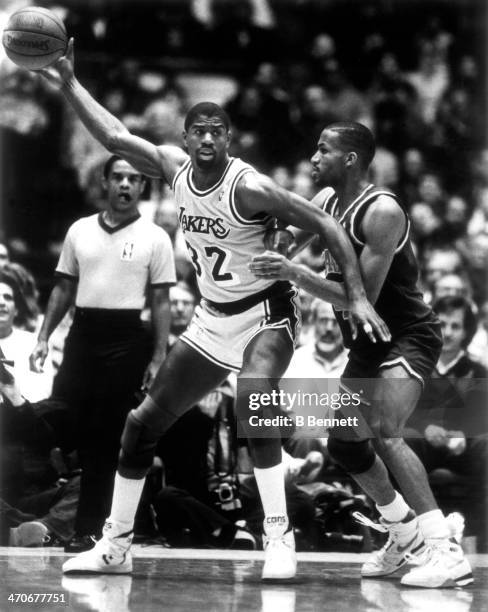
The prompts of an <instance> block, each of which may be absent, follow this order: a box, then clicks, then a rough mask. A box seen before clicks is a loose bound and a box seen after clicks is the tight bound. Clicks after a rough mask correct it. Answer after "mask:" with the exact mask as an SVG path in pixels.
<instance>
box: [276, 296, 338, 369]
mask: <svg viewBox="0 0 488 612" xmlns="http://www.w3.org/2000/svg"><path fill="white" fill-rule="evenodd" d="M310 313H311V325H312V328H313V336H312V337H310V339H309V340H308V342H307V343H306V344H305V345H303V346H301V347H300V348H298V349H297V350H296V351H295V354H294V355H293V357H292V359H291V362H290V365H289V366H288V369H287V370H286V372H285V374H284V377H285V378H332V379H333V378H336V379H339V378H340V376H341V374H342V372H343V370H344V368H345V365H346V362H347V351H346V349H345V348H344V344H343V343H342V334H341V330H340V327H339V325H338V323H337V320H336V318H335V316H334V311H333V309H332V305H331V304H329V303H328V302H324V301H323V300H319V299H318V298H316V299H314V300H313V302H312V304H311V307H310Z"/></svg>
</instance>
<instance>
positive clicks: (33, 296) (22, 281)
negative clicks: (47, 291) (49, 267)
mask: <svg viewBox="0 0 488 612" xmlns="http://www.w3.org/2000/svg"><path fill="white" fill-rule="evenodd" d="M4 270H5V271H7V272H8V273H9V274H11V275H12V276H15V278H16V279H17V282H18V284H19V286H20V288H21V290H22V293H23V295H24V297H25V303H26V307H27V308H26V312H25V317H24V320H23V321H22V324H19V323H18V324H17V325H18V327H21V328H22V329H25V330H26V331H30V332H35V331H38V328H39V326H40V323H41V309H40V307H39V291H38V289H37V284H36V281H35V279H34V277H33V276H32V274H31V273H30V272H29V270H27V268H25V267H24V266H22V265H21V264H19V263H14V262H9V263H7V264H6V266H5V268H4Z"/></svg>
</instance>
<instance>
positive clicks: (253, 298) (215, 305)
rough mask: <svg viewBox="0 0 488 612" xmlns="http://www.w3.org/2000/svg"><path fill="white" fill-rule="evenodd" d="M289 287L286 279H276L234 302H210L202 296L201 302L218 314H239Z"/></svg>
mask: <svg viewBox="0 0 488 612" xmlns="http://www.w3.org/2000/svg"><path fill="white" fill-rule="evenodd" d="M291 289H292V285H291V284H290V283H289V282H288V281H278V282H276V283H273V284H272V285H270V286H269V287H266V289H263V290H262V291H258V293H253V294H252V295H248V296H246V297H245V298H242V299H241V300H236V301H235V302H212V301H211V300H207V299H206V298H202V302H204V304H205V305H207V306H209V307H210V309H211V310H216V311H217V313H218V314H220V315H225V316H230V315H236V314H241V312H245V311H246V310H249V309H250V308H252V307H253V306H256V304H259V303H261V302H264V301H265V300H268V299H269V298H272V297H275V296H277V295H282V294H284V293H287V292H288V291H290V290H291Z"/></svg>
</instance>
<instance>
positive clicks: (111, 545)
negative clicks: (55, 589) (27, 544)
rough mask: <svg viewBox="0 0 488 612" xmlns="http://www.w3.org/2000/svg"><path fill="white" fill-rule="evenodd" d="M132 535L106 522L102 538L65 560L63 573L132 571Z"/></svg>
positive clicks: (120, 572) (125, 572)
mask: <svg viewBox="0 0 488 612" xmlns="http://www.w3.org/2000/svg"><path fill="white" fill-rule="evenodd" d="M132 537H133V532H132V531H130V532H127V533H120V529H119V530H117V529H116V526H115V525H114V524H113V523H111V522H106V523H105V526H104V528H103V536H102V538H101V539H100V540H99V541H98V542H97V543H96V544H95V546H94V547H93V548H92V549H91V550H87V551H86V552H82V553H80V554H79V555H77V556H76V557H73V558H72V559H69V560H68V561H66V563H64V564H63V573H64V574H69V573H74V572H79V573H92V574H129V573H130V572H131V571H132V555H131V553H130V545H131V543H132Z"/></svg>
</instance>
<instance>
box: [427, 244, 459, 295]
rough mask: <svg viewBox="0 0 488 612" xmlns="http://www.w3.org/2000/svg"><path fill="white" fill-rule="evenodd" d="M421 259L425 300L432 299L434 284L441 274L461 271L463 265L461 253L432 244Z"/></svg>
mask: <svg viewBox="0 0 488 612" xmlns="http://www.w3.org/2000/svg"><path fill="white" fill-rule="evenodd" d="M423 261H424V266H423V272H424V275H423V276H424V278H423V284H424V295H425V299H426V300H427V301H431V300H432V295H433V293H434V287H435V284H436V283H437V281H438V280H439V279H440V278H441V277H442V276H444V275H446V274H459V273H462V272H463V270H464V267H465V266H464V261H463V257H462V255H461V254H460V253H459V251H457V250H456V249H455V248H452V247H437V246H434V247H432V248H429V249H426V250H425V251H424V252H423Z"/></svg>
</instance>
